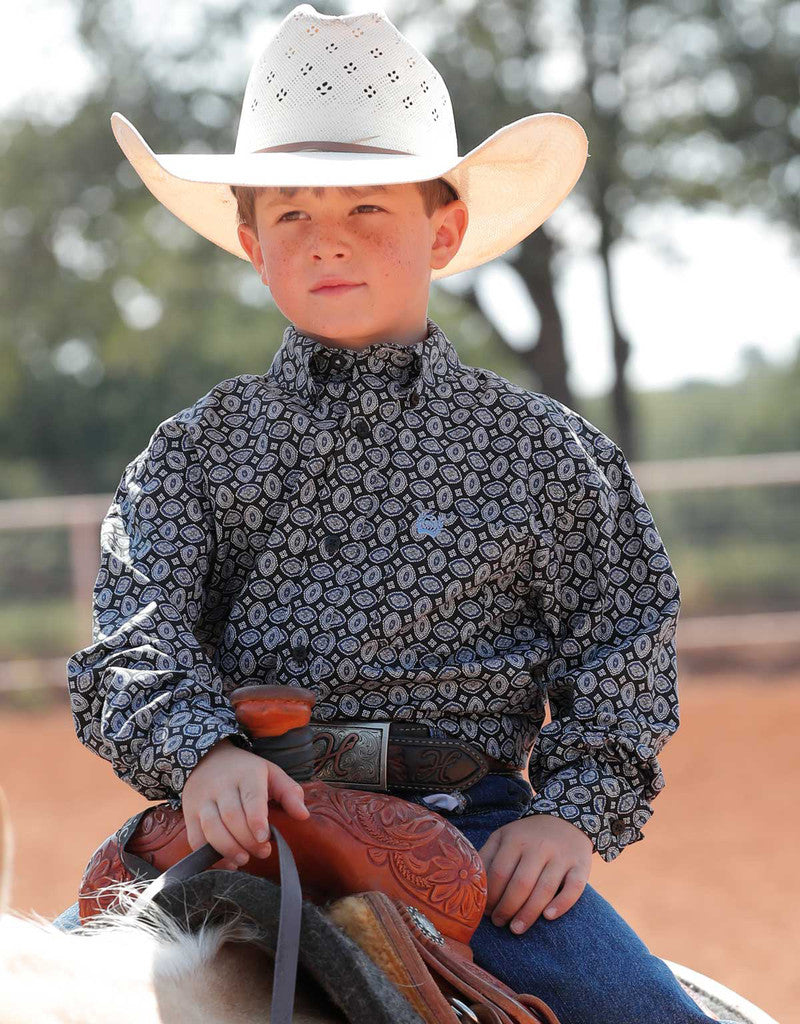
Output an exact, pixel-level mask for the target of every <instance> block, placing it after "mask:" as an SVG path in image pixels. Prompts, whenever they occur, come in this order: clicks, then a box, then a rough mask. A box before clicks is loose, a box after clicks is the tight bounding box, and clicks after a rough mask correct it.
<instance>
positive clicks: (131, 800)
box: [0, 0, 800, 1024]
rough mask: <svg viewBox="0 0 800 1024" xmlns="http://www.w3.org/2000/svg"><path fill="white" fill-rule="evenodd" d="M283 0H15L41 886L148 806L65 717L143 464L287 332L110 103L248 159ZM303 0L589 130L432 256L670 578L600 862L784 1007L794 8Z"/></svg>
mask: <svg viewBox="0 0 800 1024" xmlns="http://www.w3.org/2000/svg"><path fill="white" fill-rule="evenodd" d="M292 6H293V5H292V4H291V3H289V4H277V3H271V2H269V0H261V2H258V3H256V2H251V0H191V2H189V0H172V2H171V3H170V5H169V17H168V19H167V18H165V16H164V10H165V9H164V7H163V5H162V4H161V3H159V2H158V0H51V2H49V0H28V2H23V3H20V4H17V5H15V6H14V7H13V8H10V9H9V10H8V11H6V12H4V32H3V34H2V38H1V39H0V58H1V59H0V156H1V159H2V173H1V174H0V268H1V270H0V295H2V309H3V317H2V321H0V784H1V785H2V786H3V788H4V789H5V790H6V792H7V795H8V797H9V802H10V805H11V811H12V822H13V826H14V830H15V841H16V850H17V863H16V867H15V877H14V890H13V893H12V905H13V906H14V907H15V908H16V909H19V910H21V911H28V910H36V911H38V912H40V913H43V914H47V915H49V916H54V915H55V914H56V913H57V912H59V911H60V910H61V909H63V907H64V906H66V905H67V904H68V903H70V902H72V900H73V899H74V898H75V897H74V893H75V891H76V888H77V884H78V881H79V878H80V874H81V873H82V870H83V867H84V866H85V862H86V860H88V857H89V855H90V854H91V852H92V851H93V849H94V848H95V846H96V845H97V844H98V843H99V842H100V841H101V840H102V839H103V838H104V837H105V836H106V835H107V834H108V833H110V832H112V831H114V830H115V829H116V827H117V826H118V825H119V824H120V823H121V822H122V821H123V820H124V819H125V818H126V817H128V816H129V815H130V814H132V813H133V812H134V811H135V810H137V809H139V808H140V807H141V806H142V803H143V801H142V798H141V797H139V796H138V795H137V794H135V793H133V791H131V790H130V789H128V788H127V787H126V786H125V785H124V784H123V783H121V782H120V781H119V780H117V779H116V778H115V777H114V775H113V772H112V771H111V768H110V767H109V766H108V765H107V764H105V763H104V762H102V761H100V760H99V759H98V758H96V757H95V756H93V755H91V754H89V753H88V751H85V750H84V749H83V748H82V747H81V746H80V745H79V744H78V742H77V740H76V738H75V735H74V732H73V729H72V721H71V717H70V714H69V708H68V703H67V700H66V688H65V677H66V671H65V661H66V658H67V657H68V656H69V655H70V654H71V653H72V652H73V651H75V650H77V649H78V648H80V647H83V646H84V645H85V644H87V643H88V642H89V641H90V637H91V591H92V586H93V583H94V578H95V575H96V572H97V566H98V558H99V521H100V519H101V517H102V516H103V514H104V513H105V511H106V510H107V508H108V505H109V503H110V500H111V495H112V493H113V491H114V489H115V488H116V485H117V483H118V481H119V478H120V476H121V474H122V470H123V468H124V467H125V465H126V464H127V463H128V462H130V461H131V460H132V459H133V458H134V457H135V456H136V455H137V454H138V453H139V452H140V451H141V450H142V449H143V448H144V447H145V446H146V444H147V442H148V440H149V438H150V436H151V434H152V432H153V430H154V429H155V427H156V425H157V424H158V423H160V422H161V421H162V420H164V419H166V418H167V417H168V416H171V415H172V414H173V413H174V412H176V411H178V410H179V409H182V408H184V407H186V406H188V405H190V404H192V403H193V402H194V401H195V399H196V398H198V397H199V396H200V395H202V394H204V393H205V392H206V391H208V390H209V389H210V388H211V387H213V385H214V384H216V383H217V382H218V381H219V380H222V379H224V378H226V377H231V376H234V375H236V374H240V373H263V372H265V371H266V370H267V368H268V367H269V364H270V362H271V360H272V357H273V355H274V353H275V351H276V349H277V347H278V345H279V344H280V341H281V336H282V332H283V328H284V327H285V325H286V321H285V320H284V318H283V316H282V314H281V313H280V312H279V310H278V309H277V308H276V307H275V306H274V304H273V303H272V302H271V299H270V296H269V293H268V292H267V291H266V289H264V287H263V285H262V284H261V283H260V281H259V279H258V277H257V275H256V274H255V272H254V271H253V270H252V267H251V266H250V265H249V264H245V263H244V262H243V261H239V260H237V259H236V258H235V257H232V256H230V255H228V254H227V253H224V252H223V251H222V250H220V249H218V248H216V247H215V246H214V245H212V244H211V243H210V242H207V241H206V240H205V239H203V238H201V237H200V236H199V235H197V234H195V233H194V232H192V231H191V230H190V229H189V228H188V227H186V226H185V225H184V224H183V223H182V222H181V221H179V220H177V219H176V218H175V217H174V216H172V215H171V214H170V213H169V212H168V211H166V210H165V209H164V208H163V207H161V206H160V205H159V204H158V203H157V202H156V201H155V200H154V199H153V197H152V196H151V195H150V193H149V192H148V191H147V190H146V189H145V187H144V186H143V185H142V183H141V181H140V180H139V178H138V177H137V176H136V174H135V172H134V171H133V170H132V168H131V167H130V165H129V164H128V162H127V161H126V160H125V158H124V156H123V154H122V152H121V151H120V149H119V147H118V146H117V143H116V142H115V140H114V138H113V135H112V133H111V129H110V124H109V120H110V117H111V114H112V112H113V111H120V112H121V113H122V114H124V115H125V116H126V117H127V118H128V119H129V120H131V121H132V122H133V123H134V124H135V125H136V126H137V128H138V129H139V130H140V131H141V132H142V134H143V135H144V137H145V139H146V140H147V142H148V143H149V144H150V146H151V147H152V148H153V149H154V150H155V151H156V152H158V153H173V152H174V153H177V152H232V150H233V146H234V142H235V138H236V130H237V127H238V119H239V110H240V106H241V99H242V95H243V92H244V86H245V83H246V79H247V74H248V72H249V69H250V66H251V64H252V62H253V61H254V60H255V59H256V57H257V56H258V54H259V53H260V52H261V50H262V49H263V48H264V46H266V44H267V42H268V40H269V38H270V36H271V34H272V32H273V30H274V28H275V27H276V26H277V25H278V23H279V22H280V21H281V20H282V19H283V18H284V17H285V15H286V14H287V13H288V12H289V10H290V9H291V7H292ZM315 6H316V8H317V10H319V11H320V12H322V13H327V14H342V13H348V12H355V11H364V10H373V9H382V10H384V11H385V12H386V14H387V15H388V16H389V17H390V18H391V20H392V21H393V22H394V23H395V24H396V25H397V27H398V28H399V29H400V30H401V31H402V32H403V33H404V34H405V35H406V36H408V38H409V39H410V40H411V41H412V42H413V43H414V44H415V45H416V46H418V47H419V48H420V49H422V50H423V51H424V52H425V53H426V55H427V56H428V57H429V58H430V59H431V60H432V61H433V63H434V64H435V65H436V67H437V68H438V69H439V71H440V72H441V73H442V75H443V77H444V79H445V82H446V83H447V86H448V88H449V90H450V94H451V97H452V100H453V106H454V110H455V116H456V127H457V132H458V139H459V153H461V154H466V153H468V152H469V151H470V150H471V149H472V148H474V147H475V146H476V145H478V144H479V143H480V142H482V141H483V140H484V139H485V138H487V137H488V136H489V135H491V134H492V133H494V132H495V131H496V130H497V129H498V128H499V127H501V126H502V125H505V124H507V123H509V122H511V121H514V120H516V119H518V118H521V117H524V116H527V115H528V114H530V113H536V112H540V111H551V110H553V111H560V112H562V113H566V114H569V115H570V116H571V117H574V118H575V119H576V120H578V121H579V122H580V123H581V124H582V125H583V126H584V128H585V129H586V132H587V135H588V137H589V152H590V159H589V161H588V163H587V165H586V169H585V171H584V173H583V176H582V177H581V179H580V181H579V182H578V184H577V186H576V188H575V189H574V191H573V192H572V193H571V195H570V196H569V197H568V198H567V199H566V201H565V202H564V203H563V204H562V205H561V207H559V209H558V210H557V211H556V212H555V214H554V215H553V216H552V217H551V218H550V219H549V220H548V221H546V222H545V224H544V225H543V226H542V227H541V228H539V229H538V230H537V231H536V232H534V233H533V235H531V236H530V237H529V238H528V239H526V240H525V241H524V242H523V243H522V244H521V245H519V246H517V247H516V248H515V249H513V250H511V251H510V252H509V253H507V254H506V255H505V257H503V258H501V259H497V260H495V261H493V262H492V263H491V264H489V265H487V266H485V267H480V268H477V269H476V270H474V271H470V272H467V273H464V274H460V275H457V276H456V277H455V278H453V279H446V280H445V281H442V282H440V283H438V284H435V285H434V286H433V290H432V295H431V306H430V315H431V316H432V318H433V319H434V320H436V321H437V322H438V323H439V324H440V325H441V326H442V327H443V329H444V330H445V332H446V333H447V334H448V336H449V337H450V338H451V339H452V340H453V341H454V343H455V344H456V347H457V348H458V350H459V354H460V356H461V359H462V361H464V362H466V363H468V364H472V365H477V366H485V367H490V368H492V369H494V370H496V371H497V372H499V373H501V374H503V375H504V376H506V377H508V378H509V379H511V380H513V381H515V382H517V383H520V384H522V385H524V386H526V387H529V388H531V389H534V390H537V391H543V392H546V393H547V394H550V395H553V396H555V397H556V398H558V399H559V400H561V401H562V402H564V403H566V404H567V405H568V406H570V407H571V408H573V409H575V410H577V411H578V412H580V413H581V414H582V415H584V416H586V417H587V418H588V419H589V420H591V421H592V422H593V423H594V424H596V425H597V426H599V427H600V428H601V429H602V430H604V431H605V432H606V433H607V434H608V435H609V436H610V437H612V438H613V439H614V440H615V441H616V442H617V443H618V444H620V445H621V447H622V448H623V450H624V451H625V453H626V455H627V457H628V459H629V461H630V462H631V463H632V465H633V469H634V473H635V475H636V477H637V479H638V481H639V483H640V485H641V487H642V490H643V491H644V493H645V496H646V498H647V500H648V504H649V505H650V507H651V509H652V511H653V514H654V516H655V519H656V523H657V525H658V527H659V531H660V533H661V535H662V537H663V539H664V542H665V544H666V547H667V550H668V552H669V554H670V556H671V559H672V561H673V564H674V566H675V568H676V571H677V575H678V579H679V581H680V583H681V588H682V593H683V611H682V618H681V623H680V628H679V634H678V639H679V658H680V665H681V697H682V726H681V729H680V730H679V732H678V734H677V736H676V737H675V738H674V740H673V741H672V742H671V744H670V745H669V746H668V747H667V749H666V750H665V751H664V754H663V757H662V763H663V766H664V769H665V773H666V775H667V789H666V790H665V791H664V793H663V794H662V795H661V796H660V797H659V801H658V803H657V804H656V805H655V815H654V817H653V820H652V822H651V823H650V824H649V826H648V830H647V839H646V841H645V842H643V843H639V844H636V845H635V846H634V847H632V848H629V849H628V850H626V851H625V854H624V856H623V857H621V858H620V859H619V860H618V861H617V862H615V863H614V864H612V865H605V864H603V863H601V862H599V858H595V862H596V866H595V867H594V868H593V876H592V879H591V881H592V884H593V885H595V886H596V887H597V888H598V889H599V890H600V891H601V892H603V894H604V895H606V897H607V898H609V899H610V900H611V901H612V902H613V903H614V905H615V906H616V907H617V909H618V910H619V911H620V913H622V914H623V916H624V917H626V919H627V920H628V921H630V923H631V924H632V925H633V926H634V927H635V928H636V929H637V931H638V932H639V934H640V935H641V936H642V938H643V939H644V940H645V941H646V942H647V943H648V945H649V946H650V948H651V949H652V950H653V952H655V953H657V954H658V955H661V956H664V957H666V958H669V959H671V960H674V961H678V962H680V963H684V964H686V965H688V966H690V967H692V968H694V969H695V970H698V971H701V972H703V973H706V974H709V975H711V976H712V977H714V978H716V979H717V980H719V981H721V982H722V983H723V984H726V985H729V986H731V987H733V988H735V989H737V991H739V992H741V993H742V994H743V995H745V996H746V997H748V998H749V999H752V1000H753V1001H755V1002H756V1003H758V1004H759V1005H760V1006H762V1007H763V1008H764V1009H765V1010H767V1011H768V1012H770V1013H772V1014H773V1015H774V1016H775V1017H776V1018H778V1019H780V1020H781V1021H782V1022H795V1024H797V1022H800V1010H799V1009H798V1005H800V978H799V977H798V972H797V969H796V954H797V948H798V939H800V929H799V928H798V926H797V924H796V916H797V913H798V910H800V881H798V879H797V872H796V849H797V842H798V839H800V824H798V822H797V820H796V819H797V817H798V815H797V811H798V801H797V796H796V789H797V785H798V783H800V744H798V741H797V726H796V724H795V723H796V722H797V720H798V713H800V571H799V570H800V516H799V515H798V507H799V503H798V497H799V496H800V245H799V244H798V243H799V241H800V96H799V95H798V79H799V72H800V2H797V0H793V2H788V0H716V2H713V0H669V2H667V0H665V2H649V3H641V2H636V0H448V2H440V0H424V2H409V0H404V2H403V3H398V2H391V3H389V2H387V3H386V4H383V5H380V4H373V3H368V2H367V3H350V4H337V5H333V6H332V5H329V4H323V3H321V2H320V3H317V4H315ZM57 832H58V833H59V837H58V840H57V842H55V840H54V836H55V835H56V833H57ZM62 833H63V834H62ZM54 845H55V847H57V848H56V849H54ZM45 851H46V856H43V853H44V852H45Z"/></svg>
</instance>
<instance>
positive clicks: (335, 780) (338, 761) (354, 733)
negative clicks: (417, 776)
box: [309, 720, 391, 792]
mask: <svg viewBox="0 0 800 1024" xmlns="http://www.w3.org/2000/svg"><path fill="white" fill-rule="evenodd" d="M390 727H391V723H390V722H342V721H341V720H340V721H338V722H337V723H336V724H326V725H321V724H319V725H317V724H314V723H311V724H310V725H309V729H310V730H311V733H312V747H313V749H314V774H315V776H316V777H317V778H318V779H321V780H322V781H323V782H327V783H328V785H329V786H346V787H347V788H348V789H375V790H381V791H383V792H385V791H386V788H387V784H388V769H387V764H388V753H389V729H390Z"/></svg>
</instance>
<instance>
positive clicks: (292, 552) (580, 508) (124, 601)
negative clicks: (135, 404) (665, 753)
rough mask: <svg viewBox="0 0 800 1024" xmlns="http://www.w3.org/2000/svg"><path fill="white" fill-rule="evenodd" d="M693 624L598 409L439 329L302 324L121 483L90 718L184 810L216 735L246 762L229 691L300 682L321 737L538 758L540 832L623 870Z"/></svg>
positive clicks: (83, 688)
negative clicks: (367, 732)
mask: <svg viewBox="0 0 800 1024" xmlns="http://www.w3.org/2000/svg"><path fill="white" fill-rule="evenodd" d="M678 608H679V590H678V584H677V581H676V579H675V576H674V573H673V571H672V568H671V566H670V562H669V559H668V557H667V554H666V552H665V550H664V546H663V543H662V541H661V539H660V537H659V534H658V532H657V530H656V528H655V526H654V524H653V519H652V516H651V514H650V511H649V509H648V507H647V505H646V503H645V501H644V499H643V497H642V494H641V491H640V490H639V487H638V486H637V484H636V482H635V480H634V478H633V477H632V475H631V471H630V469H629V467H628V465H627V463H626V461H625V458H624V457H623V455H622V453H621V451H620V449H619V448H618V447H617V446H616V445H615V444H614V443H613V442H612V441H611V440H609V438H608V437H606V436H605V435H604V434H603V433H601V431H599V430H598V429H597V428H596V427H594V426H592V424H591V423H589V422H588V421H587V420H586V419H584V418H582V417H581V416H580V415H578V414H577V413H575V412H573V411H572V410H570V409H569V408H567V407H566V406H564V405H563V404H561V403H559V402H558V401H556V400H554V399H553V398H550V397H548V396H546V395H543V394H538V393H536V392H533V391H530V390H528V389H526V388H524V387H522V386H520V385H517V384H513V383H511V382H509V381H508V380H506V379H504V378H503V377H501V376H499V375H498V374H496V373H494V372H492V371H490V370H486V369H479V368H474V367H470V366H466V365H464V364H463V363H462V362H461V361H460V359H459V357H458V355H457V352H456V350H455V348H454V346H453V345H452V343H451V342H450V341H449V339H448V338H447V337H446V336H445V334H444V332H443V331H442V330H441V329H440V328H439V327H438V326H437V325H436V324H435V323H434V322H433V321H432V320H428V323H427V336H426V337H425V338H424V339H423V340H422V341H420V342H418V343H416V344H402V343H400V342H392V341H386V342H380V343H375V344H372V345H370V346H368V347H367V348H365V349H361V350H352V349H341V348H334V347H330V346H325V345H323V344H322V343H320V342H318V341H316V340H312V339H311V338H309V337H307V336H305V335H303V334H302V333H300V332H299V331H298V330H297V329H296V328H295V327H293V326H290V327H288V328H287V329H286V330H285V333H284V336H283V342H282V345H281V346H280V348H279V350H278V352H277V353H276V355H275V357H274V359H273V361H272V364H271V366H270V368H269V371H268V372H267V373H265V374H261V375H257V374H243V375H241V376H237V377H233V378H231V379H229V380H224V381H222V382H221V383H220V384H218V385H217V386H216V387H214V388H212V390H211V391H209V392H208V394H206V395H204V396H203V397H202V398H199V399H198V400H197V401H196V402H195V403H194V404H193V405H192V406H191V407H189V408H186V409H184V410H182V411H180V412H178V413H176V414H174V415H173V416H171V417H170V418H168V419H167V420H165V421H164V422H163V423H161V424H160V425H159V426H158V427H157V428H156V430H155V432H154V433H153V435H152V438H151V440H150V442H149V444H148V445H147V447H146V448H145V450H144V451H143V452H142V453H141V454H140V455H138V456H137V457H136V458H135V459H134V460H133V461H132V462H130V463H129V465H128V466H127V467H126V468H125V470H124V472H123V475H122V479H121V481H120V484H119V487H118V489H117V491H116V494H115V496H114V500H113V503H112V505H111V507H110V509H109V511H108V514H107V515H106V517H105V519H104V521H103V524H102V527H101V567H100V572H99V575H98V577H97V582H96V585H95V589H94V611H93V629H92V642H91V644H90V645H89V646H87V647H86V648H85V649H83V650H81V651H78V652H77V653H76V654H74V655H73V656H72V657H71V658H70V659H69V661H68V665H67V671H68V677H69V685H70V694H71V702H72V711H73V715H74V720H75V727H76V731H77V734H78V736H79V738H80V740H81V741H82V742H83V743H84V744H85V745H86V746H88V747H89V748H91V749H93V750H94V751H95V752H96V753H98V754H99V755H100V756H102V757H104V758H107V759H108V760H109V761H110V762H111V764H112V766H113V768H114V770H115V772H116V773H117V774H118V775H119V776H120V777H121V778H123V779H125V781H126V782H128V783H129V784H130V785H131V786H133V787H134V788H135V789H137V790H138V791H139V792H141V793H142V794H143V795H144V796H145V797H147V798H148V799H151V800H163V799H167V800H169V801H170V803H171V804H172V806H174V807H178V806H180V792H181V790H182V788H183V785H184V783H185V781H186V778H187V776H188V774H189V772H191V770H192V769H193V768H194V767H195V765H196V764H197V763H198V761H199V759H200V758H201V757H202V756H203V754H204V753H205V752H207V751H208V750H209V749H210V748H211V747H212V746H213V745H214V744H215V743H217V742H218V741H219V740H221V739H222V738H223V737H230V738H231V739H232V741H233V742H234V743H236V744H238V745H241V746H243V747H247V742H248V741H247V739H246V736H245V734H244V733H243V731H242V729H241V728H240V726H239V724H238V723H237V720H236V717H235V715H234V712H233V709H232V706H231V703H230V701H229V694H230V693H231V691H232V690H234V689H235V688H236V687H239V686H242V685H248V684H254V683H260V682H272V683H279V684H283V685H286V686H294V685H298V686H304V687H307V688H309V689H311V690H313V691H314V692H315V694H316V697H317V702H316V705H315V708H314V712H313V719H314V720H315V721H328V720H330V719H334V718H343V719H349V720H353V719H357V720H363V721H375V720H383V721H386V720H390V721H405V722H414V723H421V724H425V725H429V726H433V727H435V728H436V729H438V730H440V731H441V732H442V733H444V734H445V735H446V736H448V737H455V738H459V739H461V740H463V741H466V742H467V743H468V744H471V745H473V746H475V747H477V748H479V749H480V750H482V751H484V752H485V753H487V754H489V755H491V756H492V757H495V758H499V759H502V760H503V761H504V762H506V763H507V764H508V765H510V766H513V767H516V768H519V769H521V770H523V771H524V770H525V769H526V766H527V768H528V771H529V777H530V780H531V784H532V786H533V788H534V791H535V795H534V798H533V801H532V803H531V806H530V808H529V809H528V811H527V812H526V815H533V814H551V815H556V816H559V817H561V818H563V819H564V820H566V821H568V822H570V823H572V824H573V825H575V826H576V827H577V828H579V829H580V830H582V831H583V832H584V833H585V834H586V835H587V836H588V837H589V838H590V839H591V841H592V844H593V848H594V850H595V851H596V852H598V853H599V854H600V855H601V856H602V857H603V858H604V859H605V860H613V859H614V858H615V857H616V856H617V855H618V854H619V853H620V851H621V850H622V849H623V848H624V846H626V845H627V844H629V843H632V842H635V841H637V840H639V839H641V838H642V831H641V829H642V826H643V825H644V824H645V823H646V821H647V820H648V818H649V817H650V815H651V814H652V808H651V806H650V803H651V801H652V800H653V798H654V797H655V796H656V795H657V794H658V793H659V791H660V790H661V789H662V787H663V785H664V778H663V774H662V772H661V769H660V767H659V763H658V760H657V754H658V753H659V751H660V750H661V748H662V747H663V746H664V744H665V743H666V742H667V740H668V739H669V738H670V736H671V735H672V734H673V733H674V732H675V730H676V729H677V727H678V721H679V719H678V701H677V689H676V658H675V649H674V633H675V626H676V621H677V616H678ZM547 701H549V707H550V711H551V717H552V721H551V722H549V723H548V724H547V725H546V726H544V727H543V721H544V717H545V707H546V702H547ZM529 758H530V761H529V764H528V760H529Z"/></svg>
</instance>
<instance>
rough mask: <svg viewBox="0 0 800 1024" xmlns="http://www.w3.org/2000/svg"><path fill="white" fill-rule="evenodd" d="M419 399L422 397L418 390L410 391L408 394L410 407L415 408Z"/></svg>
mask: <svg viewBox="0 0 800 1024" xmlns="http://www.w3.org/2000/svg"><path fill="white" fill-rule="evenodd" d="M421 401H422V399H421V398H420V394H419V392H418V391H412V392H411V394H410V395H409V396H408V404H409V405H410V406H411V408H412V409H415V408H416V407H417V406H418V405H419V403H420V402H421Z"/></svg>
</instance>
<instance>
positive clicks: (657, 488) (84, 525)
mask: <svg viewBox="0 0 800 1024" xmlns="http://www.w3.org/2000/svg"><path fill="white" fill-rule="evenodd" d="M631 468H632V470H633V473H634V476H635V478H636V480H637V481H638V483H639V485H640V487H641V489H642V491H643V492H644V493H645V495H647V496H648V497H649V496H650V495H651V494H656V493H663V492H670V491H671V492H685V491H697V490H708V489H715V488H742V487H750V488H752V487H764V486H782V485H797V484H800V452H775V453H767V454H760V455H732V456H721V457H715V458H699V459H677V460H671V461H657V462H639V463H635V464H633V465H632V467H631ZM111 500H112V495H110V494H83V495H69V496H59V497H49V498H27V499H14V500H6V501H0V532H10V531H34V530H42V529H53V528H57V529H64V530H65V531H66V532H67V535H68V544H69V553H70V581H71V585H70V590H71V594H72V599H73V606H74V609H75V615H76V636H80V635H82V634H84V633H85V632H86V624H87V623H89V622H91V595H92V590H93V588H94V583H95V579H96V577H97V571H98V568H99V542H98V536H99V525H100V522H101V520H102V518H103V516H104V515H105V514H106V512H107V511H108V508H109V506H110V504H111ZM678 637H679V650H680V651H681V652H687V653H688V652H693V651H696V652H702V651H704V650H711V649H722V648H736V647H742V646H747V647H752V646H755V647H757V648H758V647H762V648H763V647H767V646H770V647H775V646H776V645H777V646H780V645H786V644H797V645H798V647H800V610H797V611H785V612H774V613H769V614H751V615H730V616H729V615H724V616H711V617H697V618H688V619H687V618H682V619H681V620H680V623H679V631H678ZM64 664H65V658H44V659H37V658H26V659H22V660H7V661H0V693H3V692H6V693H7V692H11V691H17V690H37V689H51V688H63V687H64V686H65V685H66V673H65V669H64Z"/></svg>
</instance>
